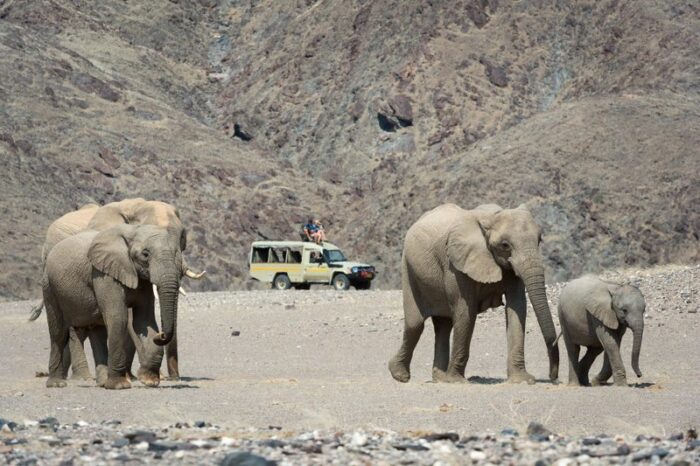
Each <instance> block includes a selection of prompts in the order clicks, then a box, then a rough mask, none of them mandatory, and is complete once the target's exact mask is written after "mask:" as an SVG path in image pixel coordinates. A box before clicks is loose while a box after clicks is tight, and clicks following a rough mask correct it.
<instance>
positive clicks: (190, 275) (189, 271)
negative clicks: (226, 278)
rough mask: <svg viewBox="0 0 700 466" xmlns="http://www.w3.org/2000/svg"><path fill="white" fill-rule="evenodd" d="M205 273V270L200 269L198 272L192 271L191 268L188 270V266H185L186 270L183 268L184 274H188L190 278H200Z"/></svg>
mask: <svg viewBox="0 0 700 466" xmlns="http://www.w3.org/2000/svg"><path fill="white" fill-rule="evenodd" d="M206 273H207V271H206V270H202V271H201V272H199V273H195V272H193V271H192V270H190V268H189V267H188V268H187V270H185V275H187V276H188V277H189V278H191V279H192V280H201V279H202V277H204V275H205V274H206Z"/></svg>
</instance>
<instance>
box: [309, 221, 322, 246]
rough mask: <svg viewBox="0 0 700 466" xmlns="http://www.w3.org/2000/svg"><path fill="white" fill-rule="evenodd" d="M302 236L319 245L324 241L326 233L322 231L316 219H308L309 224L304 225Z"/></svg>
mask: <svg viewBox="0 0 700 466" xmlns="http://www.w3.org/2000/svg"><path fill="white" fill-rule="evenodd" d="M304 234H305V235H306V237H307V238H308V239H309V241H313V242H314V243H316V244H321V243H322V242H323V241H326V232H325V231H324V230H323V225H321V222H320V221H319V220H318V219H314V218H310V219H309V223H307V224H306V225H304Z"/></svg>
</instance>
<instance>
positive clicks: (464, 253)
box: [389, 204, 559, 383]
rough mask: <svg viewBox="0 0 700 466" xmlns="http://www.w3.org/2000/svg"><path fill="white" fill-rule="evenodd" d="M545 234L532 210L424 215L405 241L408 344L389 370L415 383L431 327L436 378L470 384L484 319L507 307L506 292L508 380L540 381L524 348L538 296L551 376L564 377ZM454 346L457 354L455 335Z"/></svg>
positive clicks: (451, 208) (490, 208)
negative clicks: (477, 331)
mask: <svg viewBox="0 0 700 466" xmlns="http://www.w3.org/2000/svg"><path fill="white" fill-rule="evenodd" d="M540 242H541V233H540V228H539V226H538V225H537V223H536V222H535V220H534V218H533V217H532V214H531V213H530V212H529V211H528V210H527V208H526V207H524V206H521V207H519V208H517V209H503V208H501V207H499V206H498V205H495V204H488V205H483V206H479V207H477V208H476V209H473V210H465V209H462V208H460V207H459V206H457V205H454V204H444V205H441V206H438V207H436V208H434V209H433V210H430V211H428V212H426V213H425V214H423V216H422V217H420V218H419V219H418V220H417V221H416V222H415V223H414V224H413V225H412V226H411V227H410V228H409V230H408V232H407V233H406V237H405V240H404V247H403V255H402V261H401V267H402V270H401V272H402V274H401V275H402V289H403V309H404V331H403V342H402V344H401V347H400V348H399V350H398V352H397V353H396V355H394V356H393V357H392V358H391V360H390V361H389V371H390V372H391V375H392V376H393V378H394V379H396V380H397V381H399V382H408V380H409V379H410V377H411V375H410V374H411V373H410V364H411V358H412V356H413V350H414V349H415V346H416V344H417V343H418V340H419V339H420V336H421V334H422V332H423V327H424V322H425V320H426V319H427V318H429V317H430V318H432V322H433V326H434V329H435V350H434V358H433V380H434V381H437V382H464V381H465V378H464V371H465V369H466V365H467V361H468V359H469V345H470V343H471V338H472V333H473V330H474V323H475V321H476V316H477V314H479V313H482V312H484V311H486V310H487V309H489V308H494V307H498V306H501V305H502V304H503V299H502V298H503V295H504V294H505V301H506V302H505V315H506V328H507V330H506V333H507V340H508V358H507V380H508V382H512V383H518V382H523V381H526V382H528V383H534V382H535V378H534V377H533V376H532V375H530V374H529V373H528V372H527V371H526V369H525V356H524V342H525V318H526V311H527V303H526V294H527V296H529V298H530V302H531V303H532V307H533V308H534V311H535V315H536V316H537V320H538V322H539V326H540V329H541V330H542V334H543V336H544V339H545V343H546V345H547V354H548V357H549V377H550V379H552V381H556V380H557V377H558V374H559V348H558V346H557V344H556V333H555V330H554V324H553V322H552V316H551V313H550V310H549V305H548V302H547V296H546V294H545V280H544V265H543V261H542V257H541V255H540V253H539V244H540ZM452 331H453V336H452V343H453V348H452V352H451V354H450V333H451V332H452Z"/></svg>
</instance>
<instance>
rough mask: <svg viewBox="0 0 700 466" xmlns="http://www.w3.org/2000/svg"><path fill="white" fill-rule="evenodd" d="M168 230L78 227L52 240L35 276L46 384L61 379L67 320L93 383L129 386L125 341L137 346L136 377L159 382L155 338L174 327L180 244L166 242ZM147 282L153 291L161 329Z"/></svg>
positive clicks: (162, 339)
mask: <svg viewBox="0 0 700 466" xmlns="http://www.w3.org/2000/svg"><path fill="white" fill-rule="evenodd" d="M171 234H172V233H171V231H170V230H169V229H167V228H163V227H156V226H152V225H118V226H115V227H112V228H109V229H107V230H105V231H102V232H97V231H94V230H89V231H85V232H82V233H78V234H76V235H73V236H71V237H69V238H66V239H65V240H63V241H61V242H60V243H58V244H57V245H56V246H55V247H54V248H52V250H51V251H50V253H49V254H48V256H47V259H46V267H45V269H44V276H43V279H42V287H43V296H44V303H45V305H46V314H47V321H48V325H49V335H50V337H51V355H50V358H49V379H48V381H47V382H46V386H47V387H64V386H65V385H66V383H65V378H66V374H67V370H68V367H67V363H66V362H67V361H66V360H65V351H64V350H65V345H66V344H67V342H68V335H69V333H68V328H69V327H74V328H86V329H88V332H89V333H90V341H91V343H92V345H93V353H94V356H95V367H96V373H97V383H98V384H99V385H101V386H104V387H105V388H111V389H120V388H129V387H130V386H131V382H130V380H128V378H127V373H128V370H129V366H130V364H131V360H130V358H129V355H128V351H127V348H128V346H129V343H132V344H133V345H134V346H135V347H136V348H137V350H138V351H139V362H140V364H141V368H140V369H139V371H138V378H139V380H140V381H141V382H142V383H144V384H145V385H148V386H157V385H158V384H159V382H160V374H159V370H160V364H161V362H162V358H163V349H162V346H163V345H166V344H168V343H169V342H170V340H171V339H172V338H173V336H174V335H175V325H176V324H175V323H176V319H177V298H178V288H179V286H180V279H181V278H182V275H183V273H182V257H181V255H182V252H181V251H180V248H179V246H178V245H173V244H172V241H171V239H170V236H171ZM153 286H156V287H157V289H158V293H159V295H160V297H161V299H160V310H161V321H162V327H161V332H158V326H157V324H156V321H155V313H154V296H153ZM129 309H131V317H132V319H133V326H132V324H131V323H130V322H129V320H130V319H129V317H130V312H129ZM130 339H131V342H130V341H129V340H130ZM108 347H109V351H107V348H108Z"/></svg>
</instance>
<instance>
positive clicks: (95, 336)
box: [88, 326, 109, 387]
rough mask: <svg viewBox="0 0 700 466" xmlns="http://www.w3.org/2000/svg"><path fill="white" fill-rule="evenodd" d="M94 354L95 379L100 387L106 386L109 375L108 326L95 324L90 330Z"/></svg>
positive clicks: (89, 334)
mask: <svg viewBox="0 0 700 466" xmlns="http://www.w3.org/2000/svg"><path fill="white" fill-rule="evenodd" d="M88 336H89V337H90V346H91V347H92V356H93V358H94V359H95V381H96V382H97V386H98V387H104V386H105V383H106V382H107V377H108V370H107V364H108V354H109V352H108V351H107V328H106V327H102V326H95V327H92V328H90V330H89V331H88Z"/></svg>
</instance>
